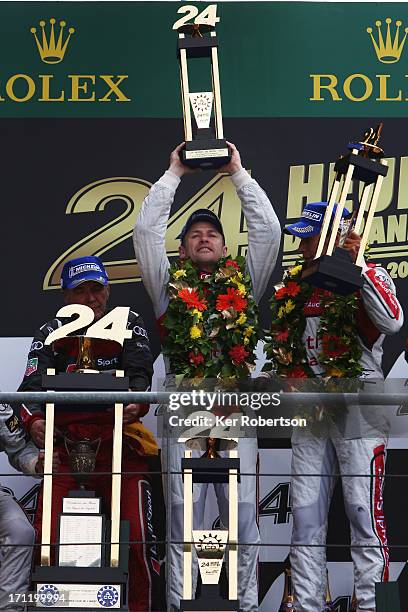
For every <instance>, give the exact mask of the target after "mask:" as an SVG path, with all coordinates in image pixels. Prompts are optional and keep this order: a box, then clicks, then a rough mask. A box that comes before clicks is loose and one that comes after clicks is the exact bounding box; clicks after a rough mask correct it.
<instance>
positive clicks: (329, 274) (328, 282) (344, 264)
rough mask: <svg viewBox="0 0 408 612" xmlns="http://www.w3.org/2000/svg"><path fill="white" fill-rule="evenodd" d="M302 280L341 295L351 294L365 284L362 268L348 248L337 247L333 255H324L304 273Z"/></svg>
mask: <svg viewBox="0 0 408 612" xmlns="http://www.w3.org/2000/svg"><path fill="white" fill-rule="evenodd" d="M302 280H304V281H306V282H307V283H309V284H310V285H313V286H314V287H319V288H320V289H325V290H326V291H331V292H332V293H337V294H339V295H350V294H351V293H354V292H355V291H358V290H359V289H361V288H362V286H363V282H364V281H363V277H362V276H361V268H360V266H357V265H356V264H354V263H353V262H352V261H351V259H350V256H349V253H348V251H347V250H346V249H343V248H341V247H337V248H336V249H334V251H333V255H323V256H322V257H319V259H316V260H315V263H313V264H312V265H311V266H310V267H309V268H306V269H305V270H304V271H303V273H302Z"/></svg>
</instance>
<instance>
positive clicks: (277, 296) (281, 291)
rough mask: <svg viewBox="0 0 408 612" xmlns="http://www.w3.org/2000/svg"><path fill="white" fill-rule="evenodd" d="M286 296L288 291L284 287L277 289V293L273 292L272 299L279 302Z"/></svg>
mask: <svg viewBox="0 0 408 612" xmlns="http://www.w3.org/2000/svg"><path fill="white" fill-rule="evenodd" d="M287 294H288V290H287V289H286V287H281V288H280V289H278V290H277V291H275V295H274V298H275V300H281V299H282V298H284V297H285V296H286V295H287Z"/></svg>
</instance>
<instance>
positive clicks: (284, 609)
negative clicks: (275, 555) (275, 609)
mask: <svg viewBox="0 0 408 612" xmlns="http://www.w3.org/2000/svg"><path fill="white" fill-rule="evenodd" d="M279 612H295V599H294V595H293V589H292V572H291V569H290V568H287V569H285V586H284V590H283V596H282V601H281V605H280V608H279Z"/></svg>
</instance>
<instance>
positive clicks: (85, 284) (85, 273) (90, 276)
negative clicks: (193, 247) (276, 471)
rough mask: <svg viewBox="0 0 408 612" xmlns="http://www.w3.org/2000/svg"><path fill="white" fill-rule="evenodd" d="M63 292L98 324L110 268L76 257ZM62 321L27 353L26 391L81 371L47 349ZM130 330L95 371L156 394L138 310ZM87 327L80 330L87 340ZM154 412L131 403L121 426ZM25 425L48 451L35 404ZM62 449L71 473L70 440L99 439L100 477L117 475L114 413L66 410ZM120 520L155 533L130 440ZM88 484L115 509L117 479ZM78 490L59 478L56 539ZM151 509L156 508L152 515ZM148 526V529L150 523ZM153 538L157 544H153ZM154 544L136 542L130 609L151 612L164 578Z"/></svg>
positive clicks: (139, 535)
mask: <svg viewBox="0 0 408 612" xmlns="http://www.w3.org/2000/svg"><path fill="white" fill-rule="evenodd" d="M61 287H62V291H63V299H64V302H65V304H82V305H85V306H88V307H89V308H91V309H92V310H93V312H94V316H95V318H94V321H99V320H100V319H101V318H102V317H103V316H104V315H105V314H107V312H108V299H109V293H110V289H109V281H108V276H107V273H106V270H105V268H104V266H103V264H102V262H101V260H100V259H99V258H98V257H94V256H86V257H78V258H76V259H72V260H70V261H67V262H66V263H65V265H64V267H63V270H62V274H61ZM63 323H64V320H63V319H62V318H54V319H52V320H51V321H49V322H48V323H46V324H45V325H43V326H42V327H40V329H39V330H37V331H36V332H35V334H34V338H33V344H32V346H31V349H30V352H29V354H28V361H27V369H26V373H25V376H24V379H23V382H22V383H21V386H20V389H19V390H20V391H39V390H41V377H42V375H43V374H45V373H46V371H47V368H55V370H56V372H57V373H61V372H70V371H73V370H74V369H75V357H73V356H70V355H68V354H67V353H65V352H62V351H58V350H57V349H54V350H53V348H52V347H51V346H47V345H45V340H46V338H47V336H48V335H49V334H50V333H52V332H53V331H54V330H56V329H58V328H59V327H61V325H63ZM126 327H127V329H130V330H132V336H131V338H129V339H125V340H124V343H123V346H122V347H119V348H118V349H117V351H116V353H115V354H113V355H112V354H110V355H109V356H108V357H107V356H106V355H102V354H101V355H94V358H95V363H96V366H97V369H98V370H100V371H101V372H112V373H113V371H114V370H117V369H119V370H124V372H125V376H128V377H129V386H130V390H131V391H146V390H148V389H149V388H150V384H151V377H152V372H153V359H152V355H151V352H150V347H149V340H148V336H147V332H146V329H145V325H144V322H143V320H142V318H141V317H140V316H139V315H138V314H137V313H136V312H133V311H130V312H129V315H128V320H127V325H126ZM86 329H87V328H84V329H82V330H77V331H76V332H75V334H77V335H80V334H81V335H82V334H85V333H86ZM147 410H148V406H144V405H140V404H128V405H127V406H125V407H124V416H123V423H124V425H128V424H131V423H134V422H136V421H138V420H139V419H140V417H142V416H143V415H144V414H146V412H147ZM21 416H22V420H23V423H24V426H25V428H26V431H27V432H28V433H29V434H30V435H31V437H32V439H33V440H34V442H35V443H36V444H37V446H39V447H40V448H41V447H43V446H44V434H45V421H44V410H43V406H42V405H41V404H36V403H30V404H26V405H23V406H22V411H21ZM55 423H56V428H57V429H56V436H57V442H56V449H57V450H58V451H59V455H60V458H61V461H62V463H61V468H60V470H59V471H60V472H69V471H70V468H69V461H68V454H67V450H66V447H65V444H64V440H70V441H78V440H82V439H88V440H91V441H97V440H98V439H100V440H101V443H100V447H99V451H98V454H97V458H96V468H95V473H97V472H111V469H112V426H113V416H112V411H111V410H110V411H101V412H97V413H96V412H91V411H89V412H87V410H86V405H84V410H83V411H82V412H72V413H70V412H62V413H61V412H60V413H57V414H56V417H55ZM122 471H123V472H141V473H140V474H134V473H133V474H129V475H127V474H126V473H124V474H123V476H122V497H121V518H122V519H124V520H129V521H130V539H131V540H133V541H136V542H143V540H146V539H149V538H147V534H148V531H149V529H150V522H151V521H148V517H147V512H148V510H149V503H150V500H151V492H150V483H149V481H148V480H147V478H146V477H145V476H144V474H147V472H148V465H147V462H146V458H145V456H144V452H143V447H142V446H141V445H140V444H138V443H137V442H135V441H134V439H133V438H130V437H129V436H124V439H123V454H122ZM88 482H89V486H90V487H91V488H93V489H95V490H96V491H97V493H98V494H99V495H101V496H102V498H103V499H104V501H105V504H106V507H107V508H109V504H110V494H111V491H110V489H111V477H110V476H107V475H103V476H96V475H95V476H93V477H90V478H89V481H88ZM76 488H77V484H76V481H75V479H74V477H73V476H71V475H64V476H58V477H54V479H53V506H52V526H51V527H52V529H51V540H52V542H55V541H56V540H57V519H58V514H59V513H60V512H61V508H62V498H63V497H64V496H65V495H67V494H68V492H69V491H70V490H72V489H76ZM41 510H42V496H41V499H40V500H39V502H38V507H37V515H36V520H35V525H36V527H37V529H38V530H40V528H41ZM149 511H150V510H149ZM148 522H149V525H148ZM150 539H151V538H150ZM153 548H154V547H153V546H148V547H147V546H146V545H145V544H139V543H135V544H132V545H131V547H130V558H129V608H130V610H132V611H133V610H137V612H140V611H143V612H144V611H148V610H150V609H151V600H152V581H153V578H154V577H155V576H154V574H158V573H159V563H158V560H157V559H156V558H155V557H154V554H155V551H154V550H153Z"/></svg>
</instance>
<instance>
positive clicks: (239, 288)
mask: <svg viewBox="0 0 408 612" xmlns="http://www.w3.org/2000/svg"><path fill="white" fill-rule="evenodd" d="M237 289H238V291H239V292H240V294H241V295H242V296H244V295H246V289H245V285H243V284H242V283H237Z"/></svg>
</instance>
